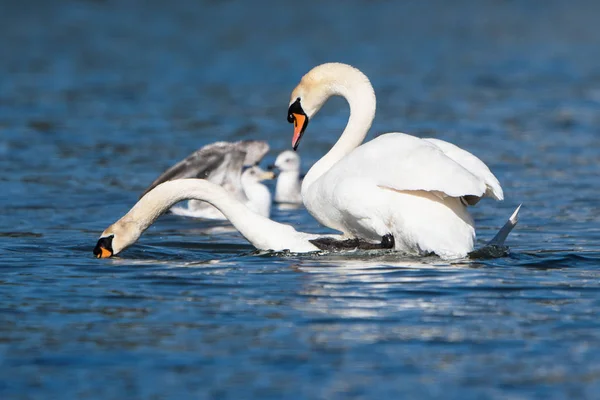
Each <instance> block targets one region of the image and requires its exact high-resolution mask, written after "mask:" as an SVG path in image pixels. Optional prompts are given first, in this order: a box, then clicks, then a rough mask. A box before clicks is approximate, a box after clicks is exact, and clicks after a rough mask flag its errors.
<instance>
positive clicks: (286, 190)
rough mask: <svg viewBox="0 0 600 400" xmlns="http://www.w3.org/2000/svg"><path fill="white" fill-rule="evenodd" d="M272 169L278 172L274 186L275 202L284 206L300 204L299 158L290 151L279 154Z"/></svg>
mask: <svg viewBox="0 0 600 400" xmlns="http://www.w3.org/2000/svg"><path fill="white" fill-rule="evenodd" d="M271 167H274V168H276V169H278V170H279V176H278V177H277V184H276V185H275V202H277V203H285V204H302V194H301V193H300V187H301V184H302V180H301V178H300V156H299V155H298V154H297V153H295V152H293V151H291V150H286V151H284V152H281V153H280V154H279V155H278V156H277V158H276V159H275V164H273V165H272V166H270V167H269V168H271Z"/></svg>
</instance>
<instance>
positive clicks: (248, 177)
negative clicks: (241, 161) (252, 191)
mask: <svg viewBox="0 0 600 400" xmlns="http://www.w3.org/2000/svg"><path fill="white" fill-rule="evenodd" d="M273 178H275V173H273V171H265V170H263V169H262V168H260V167H257V166H254V167H250V168H248V169H246V170H245V171H244V173H243V174H242V185H247V184H253V183H258V182H262V181H264V180H267V179H273Z"/></svg>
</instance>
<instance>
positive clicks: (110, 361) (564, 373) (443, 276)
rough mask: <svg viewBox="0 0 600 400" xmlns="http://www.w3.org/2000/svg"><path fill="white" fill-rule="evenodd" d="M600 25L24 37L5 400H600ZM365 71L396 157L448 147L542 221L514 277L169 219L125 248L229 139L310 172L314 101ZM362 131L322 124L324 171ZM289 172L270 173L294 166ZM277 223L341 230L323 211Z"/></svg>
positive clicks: (11, 27)
mask: <svg viewBox="0 0 600 400" xmlns="http://www.w3.org/2000/svg"><path fill="white" fill-rule="evenodd" d="M598 7H599V6H598V3H597V2H592V1H582V2H581V3H577V4H576V5H574V4H572V3H570V2H560V1H554V0H552V1H546V2H544V4H543V5H542V4H537V3H535V2H518V1H496V0H485V1H480V2H477V3H470V2H469V3H467V2H445V1H432V2H373V1H361V0H355V1H346V2H344V7H343V13H340V5H339V4H338V2H333V1H319V2H317V1H312V0H310V1H305V2H303V3H302V4H301V5H295V6H294V7H291V6H290V5H289V4H287V3H285V2H280V3H275V2H270V3H269V4H266V3H264V4H262V3H261V4H259V3H257V4H254V3H253V6H252V7H250V6H248V5H247V4H246V3H243V2H236V1H230V2H212V1H203V2H198V1H185V0H175V1H173V2H170V3H169V5H168V6H166V5H165V4H163V3H161V2H154V1H150V2H143V4H142V2H138V1H130V2H117V1H111V0H108V1H84V0H61V1H53V2H47V1H37V2H34V3H23V2H21V3H14V2H13V3H10V4H8V3H7V4H4V5H3V8H2V12H1V13H0V35H1V37H2V38H4V41H3V44H4V46H0V56H1V59H2V63H0V74H1V76H2V78H3V79H0V169H1V170H2V171H3V173H2V174H0V175H1V176H0V182H1V187H2V191H3V196H0V209H1V210H2V212H0V254H2V256H1V257H0V267H1V268H0V271H1V273H0V397H1V398H3V399H4V398H7V399H12V398H44V399H45V398H62V399H68V398H78V399H82V398H119V399H120V398H124V397H128V398H190V397H192V398H236V399H238V398H247V397H254V398H261V399H262V398H327V399H335V398H427V397H431V398H441V397H444V398H447V397H450V398H503V399H504V398H532V397H535V398H561V399H562V398H595V397H597V393H598V390H600V383H599V382H600V364H599V363H598V361H597V360H598V359H599V358H600V354H599V351H598V348H600V346H599V343H600V334H599V332H600V329H598V328H599V326H598V325H599V323H598V311H599V308H600V285H599V283H598V282H600V280H599V279H598V278H599V276H598V272H597V266H598V261H599V259H600V248H599V245H598V243H600V229H599V228H598V226H599V225H598V223H599V222H600V213H599V211H598V210H599V209H598V206H597V198H598V190H597V187H598V167H597V161H598V155H599V149H600V136H599V135H598V126H600V114H599V113H598V110H599V109H600V108H599V105H600V104H599V103H600V73H599V69H598V63H597V60H596V58H595V57H593V55H594V54H596V52H597V49H598V47H599V45H600V43H598V42H599V40H600V39H599V38H600V34H599V32H598V29H599V28H598V24H597V19H598V18H597V15H598V11H599V10H598ZM326 61H343V62H347V63H351V64H354V65H356V66H357V67H359V68H360V69H361V70H363V71H364V72H365V73H367V74H368V75H369V76H370V77H371V79H372V81H373V84H374V87H375V89H376V92H377V96H378V109H377V117H376V120H375V122H374V124H373V129H372V132H373V133H372V136H371V137H374V136H375V135H377V134H379V133H382V132H388V131H395V130H401V131H404V132H409V133H413V134H416V135H419V136H423V137H438V138H442V139H445V140H448V141H451V142H453V143H456V144H458V145H460V146H461V147H464V148H465V149H467V150H469V151H472V152H473V153H474V154H477V155H478V156H479V157H481V158H482V159H483V160H484V161H485V162H486V163H487V164H488V165H489V166H490V167H491V169H492V170H493V171H494V172H495V174H496V175H497V176H498V178H499V179H500V181H501V182H502V184H503V187H504V189H505V194H506V198H507V200H506V201H505V202H503V203H494V202H491V201H486V202H482V203H480V204H478V205H477V207H475V208H473V215H474V218H475V220H476V222H477V227H478V245H479V246H481V245H483V244H484V243H486V242H487V241H488V240H489V239H491V238H492V237H493V236H494V234H495V233H496V232H497V230H498V227H500V226H501V225H502V224H503V223H504V222H505V220H506V218H507V217H508V215H510V213H511V212H512V210H514V208H515V207H516V206H517V205H518V204H519V203H521V202H523V203H524V209H523V210H522V213H521V220H520V223H519V226H518V227H517V229H516V230H515V231H514V232H513V233H512V234H511V236H510V237H509V244H510V246H511V252H510V255H509V256H508V257H505V258H501V259H491V260H469V261H458V262H444V261H441V260H438V259H434V258H426V259H415V258H402V257H399V256H398V255H393V254H386V253H378V254H372V253H369V254H365V253H361V252H357V253H353V254H345V255H341V254H317V255H302V256H299V255H294V254H282V253H278V254H272V253H264V252H256V251H255V250H254V249H253V248H252V246H250V245H249V244H248V243H247V242H246V241H245V240H244V239H243V238H242V237H241V236H240V235H239V234H238V233H237V232H236V231H235V230H233V229H232V228H231V227H230V226H229V225H227V224H226V223H223V222H218V221H204V222H200V221H197V220H192V219H186V218H181V217H177V216H173V215H165V216H163V217H161V218H160V220H159V221H158V222H157V224H156V225H155V226H153V227H151V228H150V229H149V230H148V231H147V232H146V233H145V234H144V236H143V237H142V239H141V240H140V242H139V243H137V244H136V245H134V246H132V247H131V248H129V249H128V250H127V251H125V252H123V253H122V254H121V255H120V256H119V257H118V258H114V259H110V260H96V259H94V258H93V256H92V253H91V250H92V248H93V246H94V244H95V242H96V240H97V237H98V236H99V234H100V233H101V232H102V231H103V230H104V229H105V228H106V227H107V226H108V225H109V224H111V223H112V222H114V221H116V220H117V219H118V218H119V217H120V216H122V215H123V214H124V213H125V212H126V211H127V210H128V209H129V208H130V207H131V206H132V205H133V204H134V203H135V201H136V200H137V197H138V195H139V193H140V191H141V190H143V189H144V188H145V187H146V186H147V184H148V183H149V182H151V181H152V179H154V177H156V175H157V174H158V173H160V172H161V171H163V170H164V169H165V168H166V167H168V166H169V165H171V164H172V163H173V162H175V161H177V160H180V159H181V158H182V157H184V156H186V155H187V154H189V153H190V152H192V151H193V150H195V149H196V148H198V147H200V146H201V145H204V144H206V143H210V142H213V141H216V140H239V139H249V138H252V139H265V140H268V141H269V143H270V145H271V148H272V149H273V153H272V154H269V155H268V156H267V160H265V161H266V163H265V164H268V163H272V162H273V160H274V158H275V155H276V154H277V153H278V152H279V151H281V150H284V149H289V147H290V140H291V131H290V129H291V128H290V126H289V124H288V123H287V122H286V120H285V113H286V110H287V105H288V100H289V93H290V90H291V89H292V88H293V87H294V85H295V84H296V83H297V82H298V80H299V79H300V77H301V76H302V75H303V74H304V73H306V72H307V71H308V70H309V69H310V68H311V67H312V66H314V65H317V64H319V63H322V62H326ZM347 115H348V111H347V105H346V104H345V103H344V102H343V101H341V100H339V99H333V100H332V101H331V102H328V104H327V105H326V106H325V107H324V108H323V110H322V111H321V112H320V113H319V116H318V118H315V119H314V121H311V132H312V133H311V134H307V135H306V137H305V138H304V139H303V148H302V149H301V156H302V160H303V166H302V167H303V168H302V170H303V171H307V169H308V168H309V166H310V165H312V164H313V163H314V162H315V161H316V160H317V159H318V158H319V157H321V156H322V155H323V154H324V153H325V152H326V151H327V149H328V148H330V146H331V145H332V144H333V143H334V141H335V140H336V138H337V134H338V133H339V132H340V131H341V129H343V127H344V125H345V123H346V118H347ZM269 157H270V158H269ZM273 218H274V219H276V220H277V221H281V222H284V223H288V224H291V225H293V226H294V227H295V228H296V229H297V230H300V231H305V232H327V230H326V229H324V228H323V227H321V226H319V225H318V224H317V223H316V222H315V221H314V219H313V218H312V217H310V215H309V214H308V213H307V212H306V210H304V209H303V208H300V209H286V208H283V207H274V208H273Z"/></svg>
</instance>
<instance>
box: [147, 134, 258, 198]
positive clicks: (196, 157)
mask: <svg viewBox="0 0 600 400" xmlns="http://www.w3.org/2000/svg"><path fill="white" fill-rule="evenodd" d="M268 151H269V145H268V143H267V142H264V141H260V140H242V141H239V142H215V143H211V144H208V145H206V146H203V147H201V148H199V149H198V150H196V151H194V152H193V153H192V154H190V155H189V156H187V157H186V158H184V159H183V160H181V161H179V162H178V163H176V164H175V165H173V166H172V167H170V168H169V169H167V170H166V171H165V172H163V173H162V174H161V175H160V176H159V177H158V178H156V179H155V180H154V182H152V183H151V184H150V186H148V188H146V190H144V192H143V193H142V196H144V195H145V194H146V193H148V192H149V191H151V190H152V189H154V188H155V187H156V186H158V185H160V184H161V183H163V182H167V181H172V180H176V179H185V178H199V179H208V180H210V181H212V182H214V183H217V184H222V183H223V182H224V179H225V177H226V176H227V174H228V173H229V171H231V170H232V167H230V166H229V164H230V162H231V161H232V160H235V161H236V163H235V164H236V165H237V164H238V162H239V157H240V154H241V156H242V162H241V164H240V166H239V168H241V167H242V165H247V166H250V165H254V164H256V163H258V162H259V161H260V160H261V159H262V158H263V157H264V156H265V154H266V153H267V152H268ZM229 180H230V181H231V180H236V179H235V178H230V179H229ZM237 181H239V177H238V178H237Z"/></svg>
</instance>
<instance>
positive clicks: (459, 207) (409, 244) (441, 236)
mask: <svg viewBox="0 0 600 400" xmlns="http://www.w3.org/2000/svg"><path fill="white" fill-rule="evenodd" d="M336 95H338V96H342V97H344V98H346V100H347V101H348V103H349V105H350V118H349V120H348V124H347V126H346V128H345V130H344V132H343V133H342V135H341V136H340V138H339V139H338V141H337V142H336V144H335V145H334V146H333V147H332V148H331V150H330V151H329V152H328V153H327V154H326V155H325V156H324V157H323V158H321V159H320V160H319V161H318V162H317V163H315V165H314V166H313V167H312V168H311V169H310V170H309V171H308V173H307V174H306V177H305V178H304V181H303V183H302V197H303V201H304V205H305V206H306V208H307V209H308V211H309V212H310V213H311V214H312V215H313V216H314V217H315V218H316V219H317V220H319V222H321V223H322V224H323V225H325V226H328V227H330V228H333V229H335V230H337V231H340V232H342V233H343V234H344V236H345V237H358V238H362V239H365V240H368V241H370V242H381V244H382V246H384V247H390V248H392V247H393V248H394V249H396V250H399V251H404V252H409V253H413V254H425V253H431V252H433V253H435V254H437V255H439V256H441V257H444V258H453V257H461V256H464V255H466V254H467V253H469V252H470V251H472V250H473V244H474V240H475V226H474V223H473V219H472V218H471V215H470V214H469V212H468V211H467V208H466V206H467V205H473V204H475V203H477V202H478V201H479V199H481V198H482V197H492V198H494V199H496V200H502V199H503V193H502V188H501V187H500V184H499V183H498V180H497V179H496V177H495V176H494V175H493V174H492V173H491V172H490V170H489V169H488V167H487V166H486V165H485V164H484V163H483V162H482V161H481V160H479V159H478V158H477V157H475V156H474V155H472V154H471V153H469V152H467V151H465V150H463V149H461V148H459V147H457V146H455V145H453V144H450V143H447V142H444V141H442V140H438V139H419V138H417V137H414V136H410V135H407V134H404V133H387V134H384V135H381V136H379V137H377V138H375V139H373V140H371V141H370V142H368V143H365V144H363V145H361V143H362V142H363V140H364V138H365V136H366V135H367V132H368V130H369V128H370V127H371V123H372V121H373V118H374V117H375V107H376V101H375V92H374V91H373V87H372V86H371V83H370V82H369V79H368V78H367V77H366V76H365V75H364V74H363V73H362V72H360V71H359V70H358V69H356V68H354V67H351V66H349V65H345V64H339V63H329V64H323V65H320V66H317V67H315V68H313V69H312V70H311V71H310V72H308V73H307V74H306V75H305V76H304V77H303V78H302V80H301V81H300V84H299V85H298V86H297V87H296V88H295V89H294V90H293V92H292V96H291V101H290V106H289V110H288V121H289V122H290V123H294V136H293V140H292V146H293V148H294V150H296V149H297V147H298V143H299V142H300V139H301V137H302V134H303V133H304V131H305V129H306V126H307V125H308V122H309V120H310V119H311V118H312V117H313V116H314V115H315V114H316V113H317V112H318V111H319V109H320V108H321V106H322V105H323V104H324V103H325V101H326V100H327V99H328V98H329V97H331V96H336Z"/></svg>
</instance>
